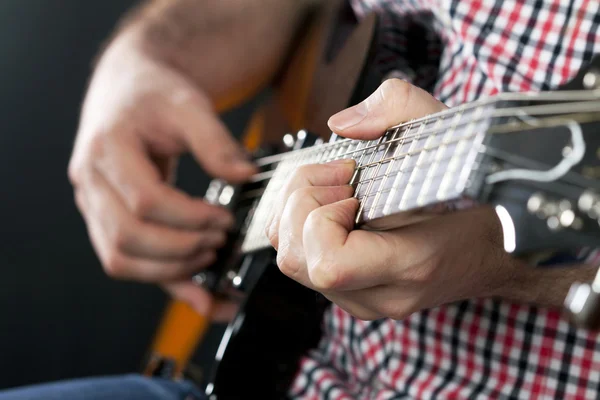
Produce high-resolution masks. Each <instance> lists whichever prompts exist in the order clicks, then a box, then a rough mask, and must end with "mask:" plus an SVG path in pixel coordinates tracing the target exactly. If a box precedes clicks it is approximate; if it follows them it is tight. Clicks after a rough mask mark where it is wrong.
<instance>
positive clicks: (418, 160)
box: [399, 124, 433, 209]
mask: <svg viewBox="0 0 600 400" xmlns="http://www.w3.org/2000/svg"><path fill="white" fill-rule="evenodd" d="M425 126H426V124H422V125H421V128H422V129H420V131H421V133H420V134H419V135H418V137H417V138H416V139H415V143H417V145H416V146H415V147H416V149H415V152H416V153H417V154H418V155H417V156H416V157H409V159H410V158H412V159H413V160H414V164H411V163H410V162H408V163H407V165H406V166H405V167H406V168H407V169H409V168H411V167H412V170H411V172H410V174H409V177H408V182H406V186H405V187H404V190H403V192H402V196H401V197H400V205H399V207H400V209H403V208H404V207H405V205H406V202H407V200H408V199H409V195H410V193H411V190H412V189H413V188H412V187H413V186H414V185H415V179H416V178H417V176H418V172H419V170H420V167H421V164H422V163H423V162H424V158H425V157H426V154H427V150H426V148H427V145H428V143H429V141H430V140H431V138H432V136H433V135H431V134H429V135H427V136H424V137H421V136H422V133H423V131H424V130H425Z"/></svg>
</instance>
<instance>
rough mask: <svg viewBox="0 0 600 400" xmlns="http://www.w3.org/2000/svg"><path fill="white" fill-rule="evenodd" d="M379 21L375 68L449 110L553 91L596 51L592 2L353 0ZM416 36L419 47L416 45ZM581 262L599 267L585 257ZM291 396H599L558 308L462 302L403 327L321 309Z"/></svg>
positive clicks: (595, 354) (580, 335)
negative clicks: (319, 333) (500, 96)
mask: <svg viewBox="0 0 600 400" xmlns="http://www.w3.org/2000/svg"><path fill="white" fill-rule="evenodd" d="M352 3H353V7H354V9H355V10H356V12H357V14H358V15H359V16H362V15H364V14H365V13H366V12H368V11H371V10H374V11H376V12H378V13H379V14H380V15H381V19H382V24H381V29H382V30H383V31H382V36H383V39H384V40H383V42H384V43H383V45H382V48H381V49H380V51H379V53H378V54H379V55H378V64H379V65H380V66H381V68H383V70H384V72H385V73H389V74H393V75H396V76H400V77H402V78H404V79H406V80H409V81H411V82H412V83H414V84H416V85H418V86H420V87H423V88H425V89H428V90H429V91H430V92H431V93H433V95H434V96H436V97H437V98H438V99H440V100H441V101H443V102H444V103H446V104H447V105H448V106H455V105H458V104H461V103H464V102H468V101H472V100H475V99H477V98H479V97H481V96H488V95H492V94H495V93H497V92H504V91H513V92H514V91H529V90H534V91H539V90H549V89H552V88H555V87H556V86H558V85H560V84H561V83H564V82H566V81H567V80H569V79H570V78H572V77H573V76H574V75H575V74H576V73H577V71H578V69H579V68H581V66H582V65H583V63H584V62H586V61H589V60H590V59H591V58H592V55H593V53H595V52H599V51H600V29H599V25H600V5H599V2H598V1H597V0H577V1H567V0H504V1H503V0H485V1H484V0H464V1H458V0H445V1H436V0H421V1H419V0H352ZM423 38H424V39H425V42H426V45H425V46H424V45H423ZM582 258H586V259H587V261H588V262H593V263H597V262H598V261H599V260H600V257H598V252H596V251H593V252H588V254H586V255H585V257H582ZM323 324H324V325H323V326H324V335H323V338H322V340H321V343H320V345H319V346H318V348H316V349H314V350H313V351H312V352H311V353H310V354H307V355H306V357H305V358H304V360H303V361H302V364H301V368H300V370H299V373H298V375H297V377H296V379H295V382H294V385H293V387H292V389H291V395H292V397H294V398H309V399H312V398H325V399H390V398H394V399H400V398H402V399H405V398H408V399H433V398H440V399H453V398H459V399H466V398H483V399H487V398H503V399H507V398H519V399H537V398H541V399H548V398H556V399H592V398H600V340H598V339H599V337H598V335H597V334H594V333H592V332H588V331H585V330H582V329H577V328H575V327H574V326H573V325H571V324H569V323H568V322H567V321H566V320H564V319H563V318H562V317H561V315H560V312H559V311H557V310H551V309H545V308H537V307H533V306H528V305H523V304H514V303H510V302H507V301H502V300H492V299H487V300H468V301H462V302H459V303H456V304H450V305H444V306H441V307H437V308H434V309H430V310H424V311H421V312H417V313H415V314H413V315H411V316H410V317H408V318H406V319H405V320H403V321H393V320H390V319H383V320H377V321H371V322H364V321H360V320H357V319H355V318H353V317H351V316H350V315H349V314H347V313H345V312H344V311H343V310H341V309H340V308H339V307H336V306H335V305H334V306H331V307H330V308H329V310H328V311H327V312H326V314H325V318H324V321H323Z"/></svg>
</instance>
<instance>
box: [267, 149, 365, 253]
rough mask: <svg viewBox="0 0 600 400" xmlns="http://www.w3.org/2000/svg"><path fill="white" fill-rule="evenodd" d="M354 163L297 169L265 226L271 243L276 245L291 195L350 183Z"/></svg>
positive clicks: (351, 161) (319, 165)
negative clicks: (280, 225) (321, 187)
mask: <svg viewBox="0 0 600 400" xmlns="http://www.w3.org/2000/svg"><path fill="white" fill-rule="evenodd" d="M355 165H356V162H355V161H354V160H353V159H344V160H337V161H333V162H330V163H327V164H309V165H303V166H301V167H300V168H298V169H297V170H296V171H295V173H294V175H292V177H291V178H290V179H289V180H288V181H287V183H286V184H285V185H284V187H283V189H282V190H281V193H280V195H279V196H278V198H277V200H276V201H275V207H274V209H273V211H272V212H271V214H270V216H269V219H268V220H267V223H266V225H265V231H266V234H267V236H268V237H269V239H270V240H271V243H272V244H273V242H275V243H277V238H278V233H279V221H280V219H281V213H282V212H283V209H284V207H285V205H286V203H287V200H288V198H289V197H290V196H291V194H292V193H293V192H294V191H296V190H297V189H299V188H302V187H307V186H340V185H345V184H347V183H349V182H350V179H351V178H352V174H353V173H354V167H355Z"/></svg>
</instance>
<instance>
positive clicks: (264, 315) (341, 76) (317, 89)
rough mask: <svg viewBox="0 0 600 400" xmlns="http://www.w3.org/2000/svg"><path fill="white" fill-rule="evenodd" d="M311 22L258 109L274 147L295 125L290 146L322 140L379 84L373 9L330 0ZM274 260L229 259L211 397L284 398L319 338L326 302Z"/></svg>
mask: <svg viewBox="0 0 600 400" xmlns="http://www.w3.org/2000/svg"><path fill="white" fill-rule="evenodd" d="M312 21H313V22H312V25H311V26H310V27H309V28H308V29H307V30H306V33H305V35H304V37H303V38H302V39H301V40H300V42H299V44H298V46H297V47H296V51H295V52H294V56H293V57H292V58H291V59H290V62H289V63H288V66H287V68H286V72H285V74H284V75H283V76H282V79H281V80H280V81H279V82H278V84H277V85H276V91H275V94H274V96H273V97H272V98H271V99H270V101H268V102H267V103H266V105H265V107H264V108H263V110H262V112H263V116H262V117H261V118H262V119H263V122H262V127H263V129H264V130H263V133H262V137H263V141H262V143H263V144H264V143H267V144H268V146H266V147H271V148H272V147H273V145H275V147H277V145H278V144H279V142H281V137H282V136H283V134H285V133H287V132H294V131H299V130H303V131H305V132H308V134H309V135H310V137H309V138H304V137H302V138H296V141H295V143H294V145H293V147H294V148H296V149H298V148H302V147H306V146H310V145H312V144H314V142H315V140H317V141H318V140H321V141H322V140H326V139H328V138H329V136H330V135H331V132H330V131H329V129H328V127H327V119H328V118H329V116H331V115H333V114H334V113H336V112H338V111H340V110H341V109H343V108H346V107H348V106H349V105H351V104H355V103H357V102H358V101H360V100H362V99H363V98H364V97H365V96H367V95H368V94H370V93H371V92H372V91H373V90H374V89H375V87H376V85H378V84H379V83H380V77H379V76H378V75H377V72H376V71H374V70H370V69H369V68H368V67H369V66H370V65H371V61H372V57H373V55H374V51H373V50H374V47H375V43H376V39H377V38H376V27H377V20H376V18H375V15H372V16H370V17H369V18H366V19H364V20H363V21H362V22H361V23H358V21H356V20H355V18H354V15H353V13H352V10H351V9H350V7H349V5H348V4H347V2H344V1H331V2H329V3H328V4H327V5H325V6H324V8H323V9H322V10H319V11H318V12H317V13H316V14H315V15H314V16H313V20H312ZM279 147H281V146H280V145H279ZM253 189H255V188H253ZM246 190H248V189H246ZM241 220H242V219H241V218H240V222H241ZM275 260H276V253H275V251H274V250H273V249H268V250H261V251H258V252H255V253H252V254H250V255H246V256H243V257H242V258H241V259H239V260H236V262H237V263H239V264H240V265H241V266H242V267H241V268H242V269H243V270H244V271H245V272H244V273H245V276H244V283H243V297H242V298H243V301H242V303H241V305H240V310H239V312H238V314H237V315H236V317H235V319H234V320H233V321H232V322H231V323H230V324H229V326H228V327H227V330H226V331H225V334H224V335H223V338H222V340H221V343H220V346H219V349H218V351H217V354H216V358H215V362H214V365H213V368H212V371H211V374H210V375H209V378H208V380H207V381H206V393H207V394H209V395H210V399H219V400H221V399H242V398H260V399H281V398H285V397H286V392H287V390H288V389H289V386H290V384H291V381H292V379H293V378H294V376H295V373H296V371H297V368H298V365H299V361H300V359H301V357H302V355H304V354H306V352H307V351H308V350H309V349H311V348H314V347H316V346H317V345H318V341H319V338H320V337H321V322H322V317H323V312H324V310H325V308H326V307H327V304H328V301H327V300H326V299H325V298H324V297H323V296H321V295H320V294H318V293H316V292H314V291H312V290H310V289H307V288H306V287H304V286H302V285H299V284H298V283H297V282H295V281H293V280H291V279H290V278H288V277H287V276H285V275H283V274H282V273H281V272H280V271H279V268H278V267H277V265H276V262H275ZM239 270H240V268H238V269H237V271H238V272H239ZM221 275H223V273H222V272H221ZM219 289H220V290H221V291H225V292H227V289H226V288H223V287H220V288H219Z"/></svg>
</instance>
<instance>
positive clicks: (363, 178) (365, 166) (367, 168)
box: [354, 135, 385, 208]
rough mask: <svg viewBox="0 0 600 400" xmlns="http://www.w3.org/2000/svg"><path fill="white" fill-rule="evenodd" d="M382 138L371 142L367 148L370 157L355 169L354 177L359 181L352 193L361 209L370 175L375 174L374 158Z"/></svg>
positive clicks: (370, 179) (370, 181) (370, 180)
mask: <svg viewBox="0 0 600 400" xmlns="http://www.w3.org/2000/svg"><path fill="white" fill-rule="evenodd" d="M384 138H385V135H384V136H381V137H380V138H379V139H377V140H373V145H369V146H368V147H367V148H368V151H370V154H369V155H370V157H369V158H368V161H366V162H364V163H363V162H360V163H359V164H358V165H357V167H356V170H355V175H356V176H359V180H358V182H357V186H356V188H355V191H354V197H356V198H357V199H358V201H359V203H360V204H361V206H359V208H360V207H362V204H363V201H364V198H365V196H366V194H367V191H368V190H369V186H370V184H371V183H372V176H373V175H372V174H373V173H374V172H375V169H376V164H375V163H376V161H377V160H376V158H377V155H378V154H380V152H379V145H380V144H381V143H382V142H383V140H384ZM361 171H362V172H361Z"/></svg>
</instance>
